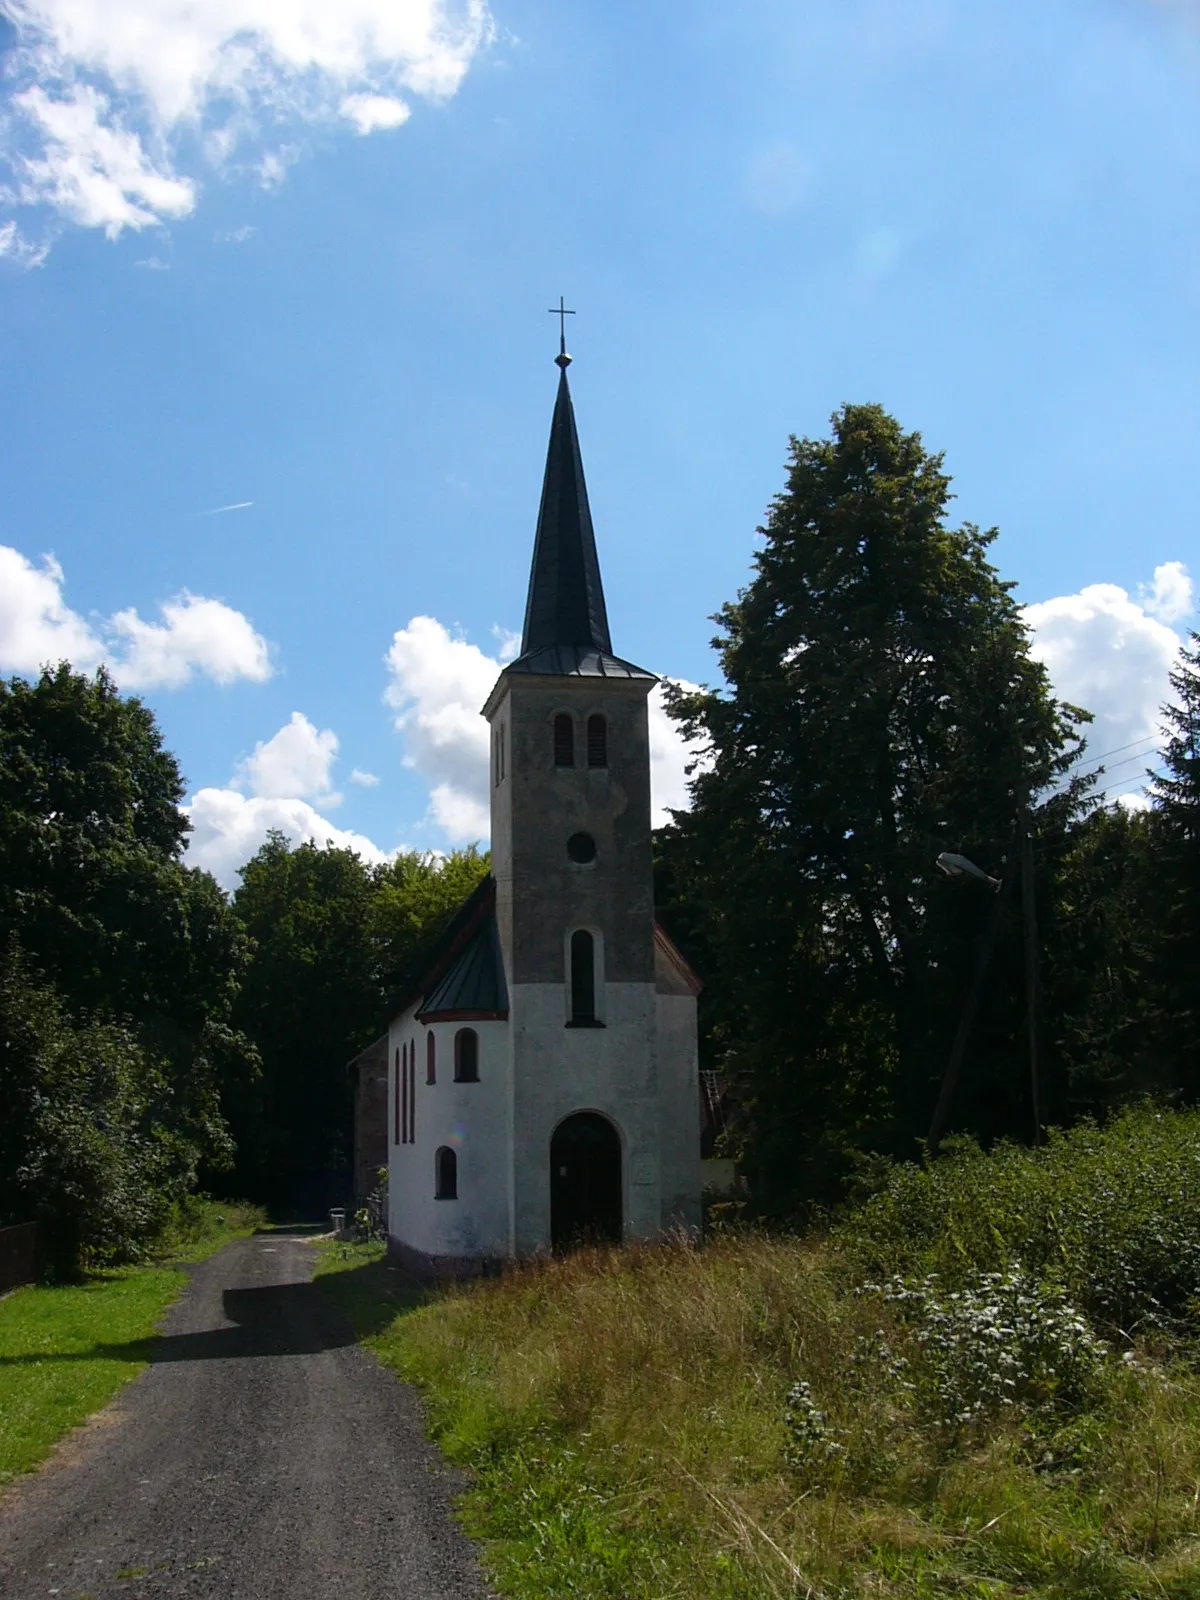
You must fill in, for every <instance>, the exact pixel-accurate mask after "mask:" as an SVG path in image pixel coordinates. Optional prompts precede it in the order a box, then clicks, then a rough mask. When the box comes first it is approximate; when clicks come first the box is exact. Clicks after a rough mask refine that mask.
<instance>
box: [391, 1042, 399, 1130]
mask: <svg viewBox="0 0 1200 1600" xmlns="http://www.w3.org/2000/svg"><path fill="white" fill-rule="evenodd" d="M392 1110H393V1113H394V1123H395V1125H394V1127H393V1128H392V1143H393V1144H399V1143H400V1052H399V1050H397V1051H396V1082H395V1093H394V1094H393V1095H392Z"/></svg>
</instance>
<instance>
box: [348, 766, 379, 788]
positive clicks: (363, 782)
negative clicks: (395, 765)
mask: <svg viewBox="0 0 1200 1600" xmlns="http://www.w3.org/2000/svg"><path fill="white" fill-rule="evenodd" d="M350 782H351V783H356V784H358V786H359V788H360V789H374V788H376V787H377V786H378V784H379V779H378V778H377V777H376V776H375V774H374V773H373V772H364V771H363V770H362V768H361V767H355V768H354V770H353V771H352V772H351V774H350Z"/></svg>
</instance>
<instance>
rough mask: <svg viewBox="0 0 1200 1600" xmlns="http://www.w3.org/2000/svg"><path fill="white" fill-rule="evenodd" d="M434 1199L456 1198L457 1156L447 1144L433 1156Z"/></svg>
mask: <svg viewBox="0 0 1200 1600" xmlns="http://www.w3.org/2000/svg"><path fill="white" fill-rule="evenodd" d="M433 1181H434V1191H433V1194H434V1199H435V1200H457V1199H458V1157H457V1156H456V1155H455V1154H454V1151H453V1150H451V1148H450V1146H449V1145H445V1144H444V1145H443V1146H442V1147H441V1149H440V1150H439V1151H438V1153H437V1155H436V1156H434V1158H433Z"/></svg>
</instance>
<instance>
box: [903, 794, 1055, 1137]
mask: <svg viewBox="0 0 1200 1600" xmlns="http://www.w3.org/2000/svg"><path fill="white" fill-rule="evenodd" d="M1017 831H1018V837H1019V841H1020V847H1021V849H1020V857H1019V863H1020V871H1021V911H1022V922H1023V931H1024V943H1025V1026H1026V1030H1027V1035H1028V1039H1029V1088H1030V1096H1031V1099H1032V1102H1033V1142H1034V1144H1040V1143H1041V1142H1042V1125H1043V1108H1042V1079H1041V1067H1040V1061H1039V1051H1038V1010H1039V987H1040V985H1039V979H1038V951H1037V902H1036V899H1035V896H1034V881H1033V817H1032V814H1031V812H1030V810H1029V803H1028V801H1024V802H1022V804H1021V806H1020V807H1019V810H1018V813H1017ZM937 865H938V867H939V868H940V869H941V871H942V872H944V873H945V874H946V876H947V877H950V878H974V879H976V880H977V881H979V882H981V883H986V884H988V885H989V886H990V887H991V888H992V889H993V890H994V891H995V894H996V904H995V906H994V908H993V910H992V915H991V917H990V919H989V921H988V925H987V929H986V930H985V933H984V938H983V946H982V948H981V950H980V952H979V964H978V966H977V967H976V969H975V976H974V978H973V979H972V980H971V987H970V990H969V991H968V994H967V1003H966V1005H965V1006H964V1008H963V1014H962V1018H961V1020H960V1021H959V1024H958V1032H957V1033H956V1034H955V1036H954V1044H953V1046H952V1048H951V1051H950V1060H949V1061H948V1062H947V1064H946V1072H945V1076H944V1077H943V1078H942V1087H941V1091H940V1093H939V1094H938V1102H937V1106H936V1107H935V1108H934V1113H933V1121H932V1122H931V1123H930V1126H929V1135H928V1138H927V1139H926V1141H925V1148H926V1151H927V1153H928V1154H929V1155H930V1156H935V1155H937V1152H938V1146H939V1145H940V1143H941V1139H942V1134H943V1133H944V1132H945V1131H946V1120H947V1118H948V1117H949V1115H950V1104H951V1101H952V1100H953V1098H954V1091H955V1088H956V1087H957V1085H958V1075H959V1070H960V1068H961V1066H962V1059H963V1056H964V1054H965V1053H966V1048H967V1040H968V1039H969V1038H970V1034H971V1025H972V1023H973V1022H974V1021H975V1012H976V1011H977V1010H978V1007H979V999H980V996H981V995H982V993H983V981H984V978H985V977H986V976H987V969H988V967H989V965H990V964H991V959H992V952H993V951H994V950H995V948H996V938H997V935H998V934H999V932H1000V923H1001V921H1002V920H1003V914H1004V901H1005V899H1006V897H1007V895H1008V891H1009V888H1010V887H1011V884H1012V879H1013V874H1014V870H1015V868H1016V866H1017V861H1015V860H1008V861H1006V862H1005V868H1004V876H1003V877H1002V878H993V877H992V876H991V874H990V873H987V872H985V871H984V870H983V868H982V867H977V866H976V865H975V863H974V862H973V861H971V860H970V859H969V858H968V857H967V856H963V855H958V854H956V853H955V852H954V851H951V850H943V851H942V853H941V854H940V855H939V856H938V858H937Z"/></svg>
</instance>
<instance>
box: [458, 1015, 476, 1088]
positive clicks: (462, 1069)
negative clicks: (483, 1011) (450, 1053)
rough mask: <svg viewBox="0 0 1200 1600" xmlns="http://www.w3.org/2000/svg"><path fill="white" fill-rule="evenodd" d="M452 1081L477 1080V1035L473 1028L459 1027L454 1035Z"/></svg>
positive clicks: (471, 1081)
mask: <svg viewBox="0 0 1200 1600" xmlns="http://www.w3.org/2000/svg"><path fill="white" fill-rule="evenodd" d="M454 1081H455V1083H478V1082H479V1035H478V1034H477V1033H476V1032H475V1029H474V1028H460V1029H459V1030H458V1032H457V1033H456V1034H455V1035H454Z"/></svg>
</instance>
